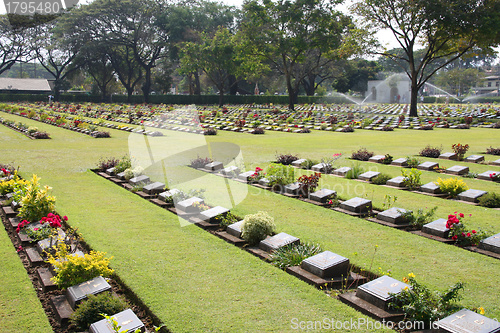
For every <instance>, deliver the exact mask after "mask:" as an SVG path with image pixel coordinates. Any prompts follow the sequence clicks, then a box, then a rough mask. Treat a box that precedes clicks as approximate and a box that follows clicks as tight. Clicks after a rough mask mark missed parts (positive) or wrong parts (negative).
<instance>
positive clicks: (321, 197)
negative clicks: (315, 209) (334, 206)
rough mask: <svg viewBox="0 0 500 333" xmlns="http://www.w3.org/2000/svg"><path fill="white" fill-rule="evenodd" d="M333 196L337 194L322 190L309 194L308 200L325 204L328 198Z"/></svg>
mask: <svg viewBox="0 0 500 333" xmlns="http://www.w3.org/2000/svg"><path fill="white" fill-rule="evenodd" d="M335 196H337V192H335V191H333V190H329V189H327V188H323V189H321V190H319V191H316V192H314V193H310V194H309V199H310V200H312V201H317V202H321V203H326V202H327V200H328V199H329V198H330V197H335Z"/></svg>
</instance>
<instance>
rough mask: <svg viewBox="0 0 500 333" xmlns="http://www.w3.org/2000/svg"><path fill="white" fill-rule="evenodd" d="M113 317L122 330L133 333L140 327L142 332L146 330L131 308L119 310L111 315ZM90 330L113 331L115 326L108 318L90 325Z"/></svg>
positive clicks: (91, 331)
mask: <svg viewBox="0 0 500 333" xmlns="http://www.w3.org/2000/svg"><path fill="white" fill-rule="evenodd" d="M111 318H112V319H114V320H116V322H117V323H118V326H120V327H121V329H120V332H124V333H132V332H135V331H136V330H137V329H139V330H140V331H141V332H144V330H145V327H144V324H143V323H142V321H141V320H140V319H139V318H138V317H137V315H136V314H135V313H134V312H133V311H132V310H131V309H127V310H125V311H122V312H119V313H117V314H115V315H113V316H111ZM89 332H90V333H112V332H114V331H113V326H112V325H111V324H110V323H109V321H108V320H107V319H102V320H99V321H98V322H95V323H93V324H92V325H90V329H89Z"/></svg>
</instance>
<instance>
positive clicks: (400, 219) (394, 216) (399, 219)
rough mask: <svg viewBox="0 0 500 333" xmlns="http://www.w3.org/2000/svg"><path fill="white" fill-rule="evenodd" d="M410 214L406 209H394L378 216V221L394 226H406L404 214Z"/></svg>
mask: <svg viewBox="0 0 500 333" xmlns="http://www.w3.org/2000/svg"><path fill="white" fill-rule="evenodd" d="M406 212H408V211H407V210H406V209H403V208H397V207H392V208H389V209H387V210H384V211H383V212H380V213H378V214H377V219H379V220H381V221H385V222H389V223H392V224H404V223H407V220H406V219H405V217H404V215H403V214H404V213H406Z"/></svg>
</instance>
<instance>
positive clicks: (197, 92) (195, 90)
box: [193, 71, 201, 95]
mask: <svg viewBox="0 0 500 333" xmlns="http://www.w3.org/2000/svg"><path fill="white" fill-rule="evenodd" d="M193 93H194V94H195V95H201V84H200V75H199V74H198V71H196V72H194V83H193Z"/></svg>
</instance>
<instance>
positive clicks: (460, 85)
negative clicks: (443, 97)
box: [435, 68, 484, 96]
mask: <svg viewBox="0 0 500 333" xmlns="http://www.w3.org/2000/svg"><path fill="white" fill-rule="evenodd" d="M481 76H484V74H483V75H481V72H480V71H479V69H477V68H465V69H463V68H453V69H450V70H447V71H440V72H439V73H437V74H436V80H435V84H436V85H437V86H439V87H443V88H444V90H446V91H447V92H449V93H451V94H455V95H457V96H464V95H466V94H467V93H468V92H469V91H470V89H471V88H472V87H475V86H476V85H477V83H478V82H479V81H480V79H481Z"/></svg>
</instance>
